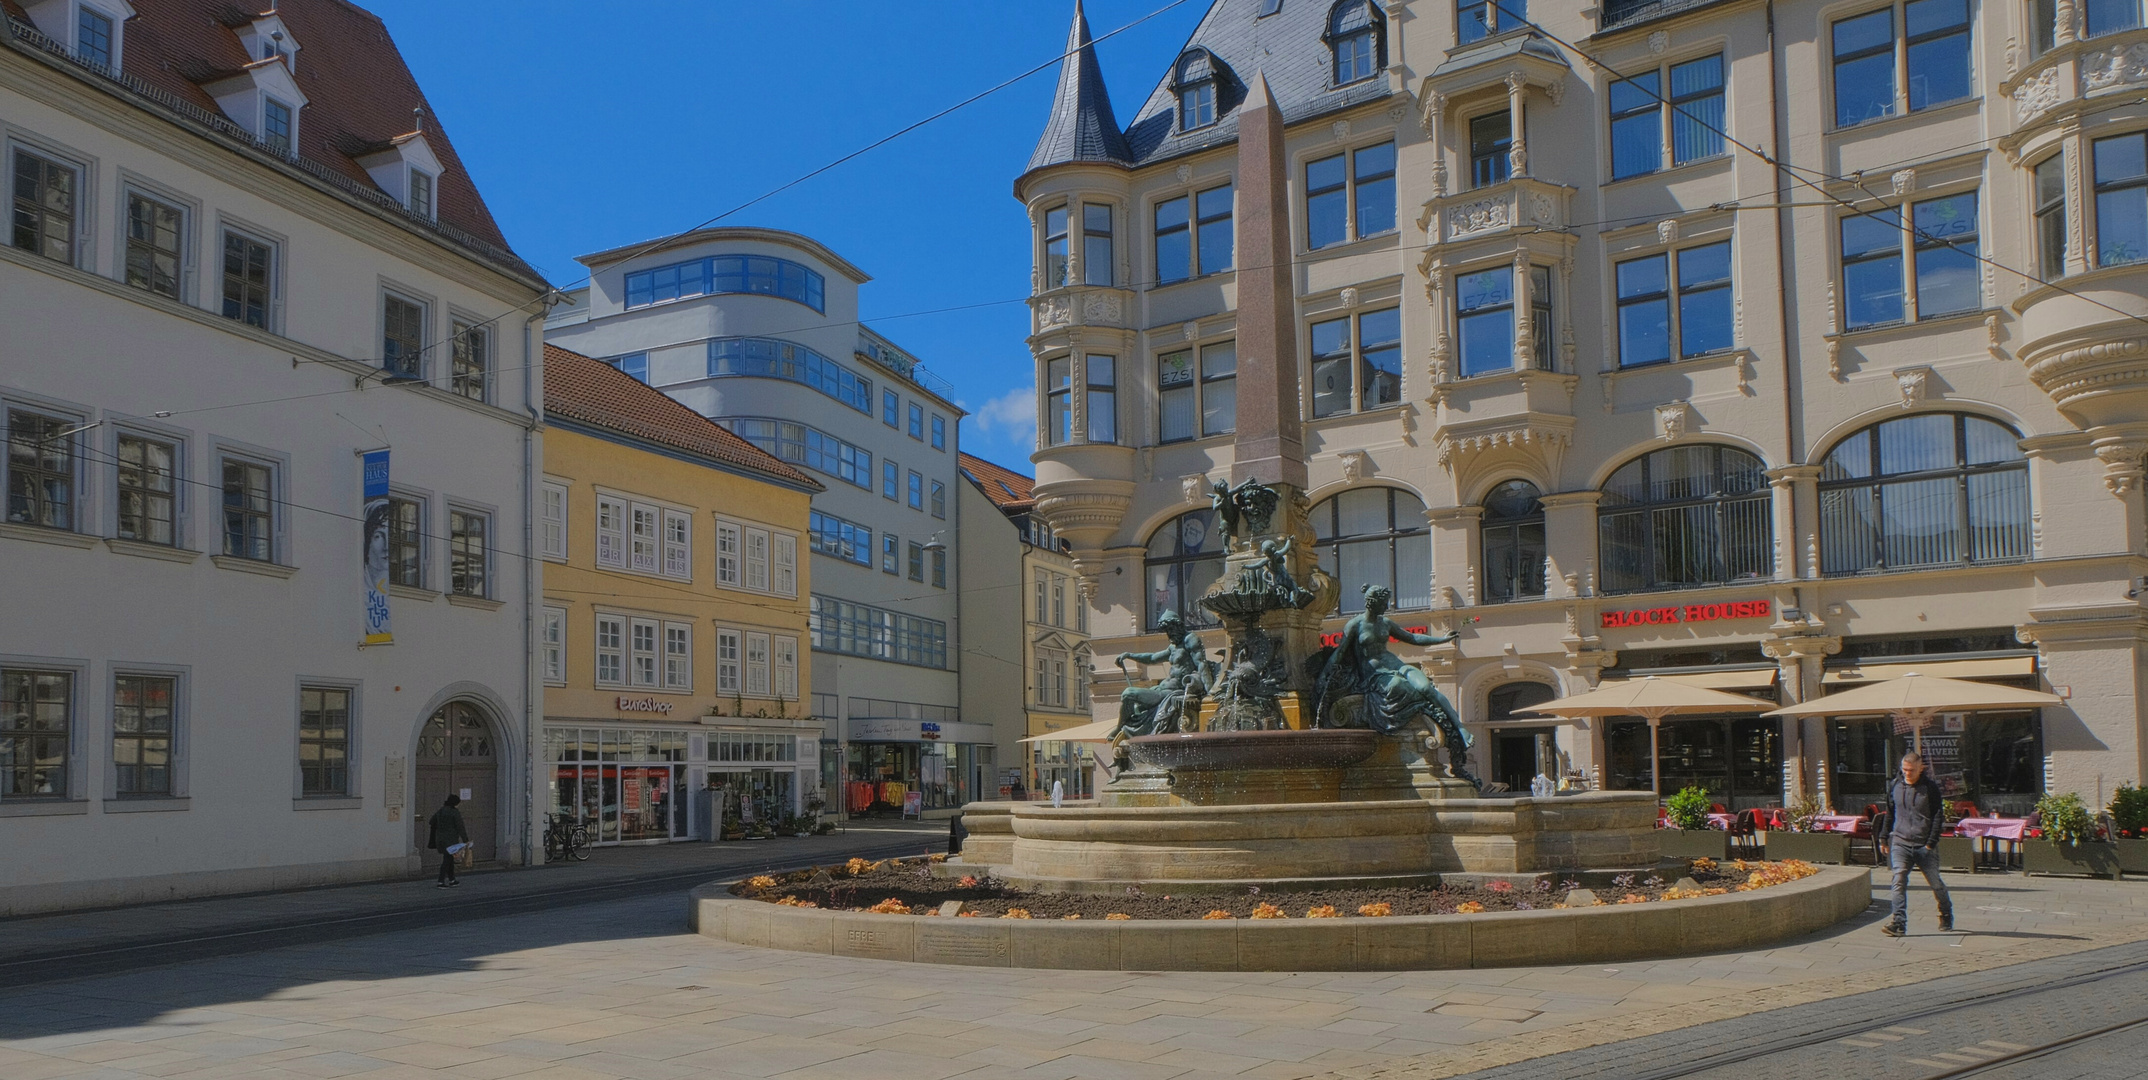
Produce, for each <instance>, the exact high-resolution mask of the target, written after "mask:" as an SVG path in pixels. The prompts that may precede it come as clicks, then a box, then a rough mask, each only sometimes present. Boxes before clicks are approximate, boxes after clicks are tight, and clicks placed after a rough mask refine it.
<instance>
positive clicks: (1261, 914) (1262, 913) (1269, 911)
mask: <svg viewBox="0 0 2148 1080" xmlns="http://www.w3.org/2000/svg"><path fill="white" fill-rule="evenodd" d="M1253 917H1254V918H1256V919H1287V918H1290V916H1289V915H1288V914H1286V913H1284V911H1283V909H1282V908H1279V907H1277V906H1275V905H1274V904H1256V905H1254V907H1253Z"/></svg>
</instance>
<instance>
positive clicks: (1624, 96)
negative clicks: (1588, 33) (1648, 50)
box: [1610, 71, 1663, 180]
mask: <svg viewBox="0 0 2148 1080" xmlns="http://www.w3.org/2000/svg"><path fill="white" fill-rule="evenodd" d="M1662 93H1663V73H1662V72H1660V71H1644V72H1642V73H1641V74H1639V75H1635V76H1634V77H1632V78H1630V79H1620V80H1619V81H1617V82H1615V83H1612V84H1611V94H1610V108H1611V179H1613V180H1623V179H1625V178H1626V177H1629V176H1641V175H1643V174H1646V173H1652V172H1655V171H1656V170H1658V169H1661V168H1663V97H1662Z"/></svg>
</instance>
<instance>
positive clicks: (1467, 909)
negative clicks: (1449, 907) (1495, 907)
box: [1454, 900, 1484, 915]
mask: <svg viewBox="0 0 2148 1080" xmlns="http://www.w3.org/2000/svg"><path fill="white" fill-rule="evenodd" d="M1454 913H1455V914H1457V915H1481V914H1483V913H1484V905H1483V904H1480V903H1477V902H1476V901H1475V900H1464V901H1462V902H1461V903H1459V904H1456V905H1455V906H1454Z"/></svg>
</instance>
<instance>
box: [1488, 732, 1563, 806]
mask: <svg viewBox="0 0 2148 1080" xmlns="http://www.w3.org/2000/svg"><path fill="white" fill-rule="evenodd" d="M1539 776H1548V777H1551V778H1552V779H1553V780H1557V779H1558V777H1559V748H1558V742H1557V739H1556V737H1555V736H1554V735H1553V734H1552V732H1551V730H1550V729H1549V728H1539V729H1536V730H1530V729H1527V728H1523V729H1521V730H1518V731H1517V730H1512V729H1509V730H1505V731H1500V730H1494V731H1493V732H1492V777H1493V778H1494V779H1496V780H1498V781H1499V782H1501V783H1503V784H1505V785H1506V786H1507V790H1508V791H1510V792H1516V793H1526V792H1528V791H1529V790H1530V789H1531V788H1530V786H1531V785H1532V784H1534V783H1535V782H1536V778H1537V777H1539Z"/></svg>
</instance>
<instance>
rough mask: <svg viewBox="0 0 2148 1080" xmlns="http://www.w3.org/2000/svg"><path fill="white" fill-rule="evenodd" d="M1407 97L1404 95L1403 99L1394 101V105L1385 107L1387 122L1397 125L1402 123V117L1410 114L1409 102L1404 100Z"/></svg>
mask: <svg viewBox="0 0 2148 1080" xmlns="http://www.w3.org/2000/svg"><path fill="white" fill-rule="evenodd" d="M1407 96H1408V95H1407V94H1405V95H1404V97H1403V98H1397V99H1395V103H1394V104H1392V105H1389V106H1388V107H1387V118H1388V119H1389V120H1392V121H1394V122H1395V123H1398V124H1399V123H1401V122H1402V118H1403V117H1405V116H1408V115H1409V114H1410V106H1409V102H1408V101H1406V100H1404V98H1406V97H1407Z"/></svg>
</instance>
